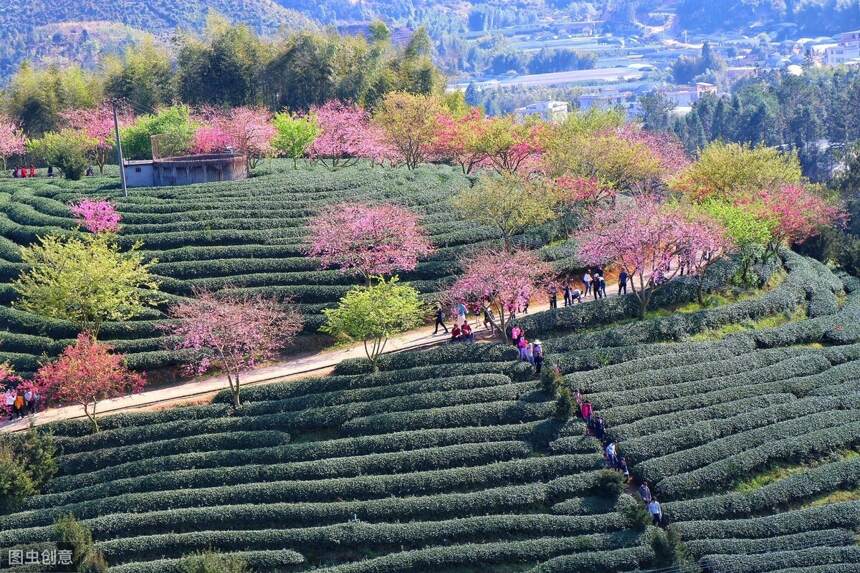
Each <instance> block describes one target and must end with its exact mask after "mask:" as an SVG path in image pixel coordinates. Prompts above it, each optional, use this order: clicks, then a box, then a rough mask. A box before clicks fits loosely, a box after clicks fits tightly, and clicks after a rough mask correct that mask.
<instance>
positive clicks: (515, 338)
mask: <svg viewBox="0 0 860 573" xmlns="http://www.w3.org/2000/svg"><path fill="white" fill-rule="evenodd" d="M522 336H523V329H522V328H520V327H519V326H515V327H513V328H512V329H511V343H513V345H514V346H516V347H517V348H519V344H520V338H522Z"/></svg>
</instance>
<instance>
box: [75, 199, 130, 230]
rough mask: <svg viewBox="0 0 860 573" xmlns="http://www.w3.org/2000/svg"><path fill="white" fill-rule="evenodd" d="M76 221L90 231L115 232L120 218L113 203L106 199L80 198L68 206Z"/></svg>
mask: <svg viewBox="0 0 860 573" xmlns="http://www.w3.org/2000/svg"><path fill="white" fill-rule="evenodd" d="M70 210H71V212H72V215H74V216H75V218H76V219H77V220H78V223H79V224H80V225H81V226H82V227H83V228H85V229H86V230H87V231H89V232H91V233H116V232H117V231H118V230H119V222H120V221H121V220H122V215H120V214H119V213H118V212H117V210H116V207H114V204H113V203H111V202H110V201H108V200H106V199H82V200H80V201H78V202H77V203H73V204H72V205H71V207H70Z"/></svg>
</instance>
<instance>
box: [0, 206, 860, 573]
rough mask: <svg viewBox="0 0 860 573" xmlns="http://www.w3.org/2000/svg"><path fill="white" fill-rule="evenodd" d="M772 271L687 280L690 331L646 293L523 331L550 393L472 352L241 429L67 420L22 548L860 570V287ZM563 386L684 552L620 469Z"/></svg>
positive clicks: (536, 566)
mask: <svg viewBox="0 0 860 573" xmlns="http://www.w3.org/2000/svg"><path fill="white" fill-rule="evenodd" d="M34 203H35V201H34ZM127 207H128V205H124V209H126V208H127ZM126 212H129V213H130V212H131V211H130V210H127V211H126ZM442 218H443V219H444V217H442ZM444 224H445V223H440V226H441V227H442V228H444ZM177 226H181V225H180V224H179V223H177ZM177 232H186V233H187V232H191V233H194V231H177ZM213 232H214V231H213ZM259 232H261V233H262V232H266V233H268V231H259ZM272 233H276V232H275V231H272ZM216 235H217V233H216ZM452 235H453V233H452ZM166 236H167V235H165V237H166ZM201 236H202V235H201ZM129 240H131V239H129ZM285 244H295V243H285ZM162 246H163V244H162ZM195 248H203V247H195ZM208 248H215V247H214V246H213V247H208ZM189 252H190V251H189ZM724 267H725V268H722V269H721V271H722V272H721V273H714V277H713V279H712V281H711V283H710V284H709V289H711V290H717V289H718V288H720V285H721V284H722V279H721V278H720V277H723V276H727V275H728V274H730V273H731V272H732V271H733V269H731V268H730V267H731V263H727V264H726V265H724ZM779 267H784V268H779ZM757 272H759V273H761V274H762V275H763V276H762V278H763V279H770V280H769V283H768V284H769V285H770V287H769V288H767V289H764V290H762V291H757V292H756V293H755V295H754V296H752V295H750V296H745V297H738V298H737V299H736V300H734V301H730V302H726V303H724V304H721V305H716V306H712V307H708V308H704V309H698V310H694V311H685V310H684V307H683V304H684V303H686V302H689V301H690V300H692V299H693V298H694V296H695V295H694V289H693V288H692V283H691V282H689V281H687V280H686V279H685V278H681V279H678V280H677V282H676V284H674V285H673V287H672V288H671V289H666V290H665V291H664V293H663V295H662V298H661V299H660V300H658V301H656V302H659V303H660V304H661V305H663V306H665V307H675V308H676V312H673V313H660V312H657V313H655V314H654V315H651V316H649V318H648V319H647V320H645V321H641V322H631V321H630V318H631V317H633V316H635V313H636V308H635V302H634V301H633V300H632V297H618V298H608V299H604V300H602V301H597V302H590V303H587V304H582V305H577V306H573V307H569V308H563V309H559V310H556V311H548V312H544V313H536V314H532V315H530V316H527V317H524V318H522V319H521V321H520V323H521V324H522V325H523V326H524V327H525V328H526V330H527V332H529V333H531V334H532V335H537V336H540V337H541V338H543V339H544V341H545V342H544V343H545V345H546V348H547V364H546V365H545V374H547V375H548V376H544V379H543V380H539V379H538V378H537V377H536V376H535V375H534V373H533V370H532V368H531V367H530V366H528V365H527V364H524V363H522V362H517V361H515V360H514V359H515V356H516V352H515V351H514V350H513V349H512V348H511V347H509V346H505V345H501V344H477V345H447V346H444V347H440V348H437V349H432V350H426V351H420V352H406V353H400V354H394V355H388V356H386V357H384V358H383V359H382V360H381V364H380V365H381V371H380V372H379V373H375V374H373V373H370V371H369V363H368V362H367V361H365V360H352V361H345V362H343V363H341V364H340V365H339V366H338V367H337V369H336V373H335V375H333V376H329V377H325V378H320V379H308V380H305V381H299V382H288V383H281V384H272V385H268V386H262V387H257V388H252V389H248V390H246V392H245V394H244V396H245V404H244V406H243V407H242V409H241V410H240V411H239V412H238V413H237V414H236V415H231V413H230V412H231V410H230V406H229V404H230V397H229V395H228V394H227V393H224V394H222V395H219V396H218V397H217V398H216V399H215V401H214V402H213V403H212V404H211V405H204V406H190V407H183V408H174V409H170V410H164V411H160V412H149V413H129V414H119V415H114V416H107V417H104V418H103V419H102V422H101V427H102V431H101V432H99V433H97V434H91V433H90V428H89V424H88V423H87V422H86V421H83V420H72V421H66V422H60V423H57V424H52V430H53V432H54V434H55V440H56V442H57V444H58V446H59V448H60V450H61V455H60V456H59V458H58V461H59V466H60V470H59V473H58V475H57V476H56V477H54V478H53V479H52V480H51V481H50V482H49V483H48V484H47V486H46V488H45V491H44V493H42V494H40V495H36V496H33V497H32V498H30V499H28V500H26V501H25V503H24V506H23V507H21V508H19V510H17V511H16V512H14V513H10V514H7V515H3V516H0V548H2V549H3V550H4V551H5V550H6V549H9V548H22V549H24V548H28V549H32V548H39V549H44V548H49V547H51V545H52V543H53V541H52V540H53V525H52V524H53V522H54V520H55V519H57V518H58V517H60V516H62V515H64V514H68V513H72V514H74V515H75V516H76V517H77V518H78V519H79V520H81V522H82V523H83V524H85V525H86V526H88V527H89V528H90V529H91V530H92V533H93V536H94V539H95V542H96V546H97V548H99V549H100V550H101V551H102V552H103V554H104V556H105V558H106V559H107V561H108V563H110V565H111V569H110V570H111V571H116V572H129V573H132V572H133V573H138V572H149V571H153V572H154V571H158V572H164V571H178V570H180V569H179V559H180V558H181V557H182V556H183V555H185V554H188V553H192V552H195V551H201V550H206V549H209V548H217V549H218V550H219V551H221V552H225V553H238V554H240V555H241V556H242V557H243V558H244V559H245V561H246V562H247V563H248V564H249V565H250V566H251V567H252V568H253V569H254V570H256V571H309V570H314V571H325V572H332V573H334V572H338V573H345V572H351V573H358V572H367V573H371V572H373V573H381V572H391V573H395V572H396V573H401V572H408V571H414V572H419V571H439V572H442V571H444V572H458V573H461V572H466V571H474V572H476V573H477V572H499V573H502V572H505V573H507V572H513V571H534V572H550V571H553V572H564V573H570V572H592V571H634V570H645V569H648V568H657V567H664V568H666V567H669V569H666V570H670V571H675V570H681V569H678V568H679V567H680V566H681V565H684V564H685V566H701V567H703V568H704V569H705V570H706V571H709V572H713V573H758V572H762V571H772V572H780V573H797V572H799V571H805V572H812V573H825V572H826V573H831V572H834V573H838V572H849V571H850V572H854V571H858V570H860V546H858V545H857V544H856V535H857V531H858V529H860V495H858V489H857V488H858V486H860V483H858V482H860V471H858V469H860V466H858V463H860V456H858V453H857V450H856V448H857V446H858V445H860V386H858V381H860V281H858V280H857V279H855V278H851V277H848V276H836V275H834V274H833V273H831V272H830V271H829V270H828V269H827V268H825V267H824V266H823V265H821V264H820V263H817V262H815V261H813V260H811V259H807V258H803V257H800V256H798V255H795V254H793V253H791V252H788V251H786V252H784V253H783V256H782V264H781V265H772V266H769V267H761V268H759V269H758V270H757ZM677 309H680V310H677ZM574 329H576V330H575V332H573V330H574ZM556 368H557V369H558V370H557V371H556V370H555V369H556ZM554 372H560V373H561V374H562V375H563V385H564V387H566V388H568V389H570V390H575V389H580V390H581V391H582V392H583V394H584V396H585V397H586V398H587V399H589V400H591V401H592V402H593V404H594V406H595V411H596V412H598V413H600V414H601V415H602V416H603V417H604V418H605V420H606V423H607V433H608V436H609V437H610V438H612V439H614V440H616V441H617V444H618V448H619V450H620V452H621V454H622V455H624V456H626V458H627V460H628V462H629V464H630V467H631V471H632V474H633V479H634V480H636V481H635V482H633V483H638V482H640V481H642V480H647V481H648V482H649V483H650V484H651V487H652V491H653V492H654V493H655V495H656V496H658V497H659V499H660V500H661V502H662V503H663V508H664V514H665V519H664V525H665V526H666V528H667V529H668V531H669V534H667V533H666V532H665V530H661V529H659V528H656V527H653V526H651V525H650V519H649V518H648V517H647V514H645V515H644V517H643V512H644V509H643V505H642V502H641V501H640V500H639V499H638V497H636V495H635V488H634V487H633V485H632V484H627V486H626V487H625V486H624V485H623V484H621V482H620V474H619V473H618V472H615V471H612V470H606V469H604V467H605V466H604V458H603V456H602V454H601V447H600V443H599V442H598V441H597V440H596V439H595V438H593V437H591V436H587V435H586V433H585V425H584V423H583V422H582V421H581V420H579V419H578V418H576V417H572V418H569V417H568V416H567V412H566V411H565V410H564V407H562V406H560V403H559V400H558V399H557V393H558V389H557V388H553V386H552V384H551V383H549V382H548V380H550V381H551V379H552V375H553V373H554ZM692 570H695V569H692Z"/></svg>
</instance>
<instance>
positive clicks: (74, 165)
mask: <svg viewBox="0 0 860 573" xmlns="http://www.w3.org/2000/svg"><path fill="white" fill-rule="evenodd" d="M28 147H29V150H30V153H32V154H33V155H35V156H36V157H39V158H40V159H42V161H44V162H45V163H47V164H48V165H53V166H54V167H57V168H58V169H59V170H60V171H62V172H63V177H65V178H66V179H71V180H72V181H77V180H78V179H80V178H81V176H82V175H83V174H84V171H86V169H87V166H88V165H89V164H90V160H91V159H92V157H93V154H94V153H95V150H96V148H97V147H98V141H96V140H95V139H93V138H92V137H89V136H88V135H87V134H85V133H83V132H81V131H76V130H73V129H64V130H62V131H60V132H59V133H54V132H51V133H46V134H45V135H44V136H43V137H42V138H41V139H35V140H32V141H30V142H29V143H28Z"/></svg>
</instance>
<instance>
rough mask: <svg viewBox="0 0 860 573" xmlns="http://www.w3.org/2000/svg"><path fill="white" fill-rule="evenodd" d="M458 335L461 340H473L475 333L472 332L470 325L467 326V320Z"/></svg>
mask: <svg viewBox="0 0 860 573" xmlns="http://www.w3.org/2000/svg"><path fill="white" fill-rule="evenodd" d="M460 336H461V337H462V338H463V342H475V335H474V334H472V327H471V326H469V323H468V322H464V323H463V326H462V327H461V328H460Z"/></svg>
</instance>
